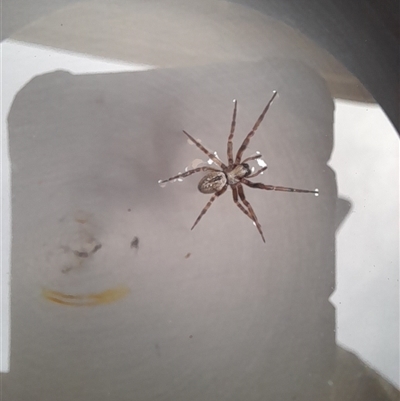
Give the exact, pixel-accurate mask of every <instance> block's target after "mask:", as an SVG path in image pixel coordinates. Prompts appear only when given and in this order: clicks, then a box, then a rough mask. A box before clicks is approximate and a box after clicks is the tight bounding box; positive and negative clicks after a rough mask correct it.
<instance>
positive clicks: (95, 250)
mask: <svg viewBox="0 0 400 401" xmlns="http://www.w3.org/2000/svg"><path fill="white" fill-rule="evenodd" d="M101 247H102V245H101V244H97V245H96V246H95V247H94V248H93V251H92V252H91V253H92V254H93V253H95V252H97V251H98V250H99V249H101Z"/></svg>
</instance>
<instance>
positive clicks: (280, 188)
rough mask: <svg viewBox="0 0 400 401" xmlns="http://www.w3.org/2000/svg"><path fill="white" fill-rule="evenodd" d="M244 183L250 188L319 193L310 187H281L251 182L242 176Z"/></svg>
mask: <svg viewBox="0 0 400 401" xmlns="http://www.w3.org/2000/svg"><path fill="white" fill-rule="evenodd" d="M241 182H242V183H243V184H245V185H247V186H248V187H250V188H258V189H266V190H267V191H284V192H303V193H308V194H318V193H319V191H318V189H314V190H313V191H310V190H309V189H297V188H288V187H280V186H275V185H266V184H263V183H261V182H251V181H248V180H246V179H245V178H242V181H241Z"/></svg>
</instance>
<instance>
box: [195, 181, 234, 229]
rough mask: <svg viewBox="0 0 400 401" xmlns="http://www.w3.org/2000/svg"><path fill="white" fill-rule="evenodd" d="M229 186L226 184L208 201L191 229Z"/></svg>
mask: <svg viewBox="0 0 400 401" xmlns="http://www.w3.org/2000/svg"><path fill="white" fill-rule="evenodd" d="M227 188H228V185H225V186H224V187H223V188H222V189H221V190H220V191H218V192H216V193H215V194H214V195H213V196H212V197H211V199H210V200H209V201H208V202H207V205H206V206H205V207H204V208H203V210H202V211H201V212H200V214H199V217H197V219H196V221H195V222H194V224H193V226H192V228H191V230H193V228H195V226H196V224H197V223H198V222H199V221H200V219H201V218H202V217H203V216H204V215H205V214H206V212H207V210H208V209H209V208H210V206H211V204H212V203H213V202H214V201H215V199H217V198H218V196H220V195H222V194H223V193H224V192H225V191H226V189H227Z"/></svg>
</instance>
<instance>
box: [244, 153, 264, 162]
mask: <svg viewBox="0 0 400 401" xmlns="http://www.w3.org/2000/svg"><path fill="white" fill-rule="evenodd" d="M260 157H262V154H261V153H257V154H256V155H253V156H250V157H246V159H244V160H243V161H242V162H241V163H242V164H243V163H246V162H249V161H251V160H256V159H259V158H260Z"/></svg>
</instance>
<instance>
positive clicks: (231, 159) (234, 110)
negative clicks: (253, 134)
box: [228, 99, 237, 166]
mask: <svg viewBox="0 0 400 401" xmlns="http://www.w3.org/2000/svg"><path fill="white" fill-rule="evenodd" d="M233 103H234V104H235V105H234V107H233V116H232V123H231V133H230V134H229V137H228V163H229V165H230V166H231V165H232V164H233V144H232V139H233V134H234V132H235V127H236V110H237V100H236V99H235V100H234V101H233Z"/></svg>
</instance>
